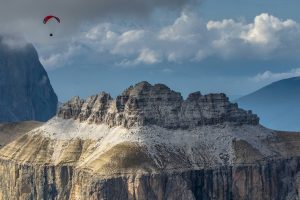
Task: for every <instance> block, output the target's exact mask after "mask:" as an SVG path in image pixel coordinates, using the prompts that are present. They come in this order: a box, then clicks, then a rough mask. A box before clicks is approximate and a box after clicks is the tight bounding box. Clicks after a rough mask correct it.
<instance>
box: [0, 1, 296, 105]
mask: <svg viewBox="0 0 300 200" xmlns="http://www.w3.org/2000/svg"><path fill="white" fill-rule="evenodd" d="M0 4H1V6H0V25H1V27H2V28H1V32H0V34H1V33H3V34H17V35H21V36H22V37H23V38H25V39H26V41H28V42H30V43H33V44H34V46H35V47H36V49H37V51H38V54H39V57H40V61H41V63H42V64H43V66H44V67H45V68H46V70H47V72H48V75H49V77H50V80H51V83H52V86H53V87H54V90H55V91H56V93H57V95H58V97H59V100H60V101H62V102H64V101H66V100H68V99H70V98H71V97H72V96H76V95H79V96H81V97H83V98H85V97H86V96H89V95H93V94H96V93H99V92H101V91H107V92H109V93H111V94H112V96H116V95H118V94H120V93H121V92H122V91H123V90H124V89H125V88H127V87H129V86H130V85H132V84H135V83H137V82H139V81H144V80H146V81H149V82H150V83H153V84H154V83H165V84H167V85H168V86H169V87H170V88H172V89H173V90H176V91H180V92H181V93H182V94H183V96H184V97H186V96H187V95H188V94H189V93H190V92H194V91H201V93H203V94H205V93H210V92H224V93H226V94H227V95H228V96H230V97H231V98H232V99H234V98H237V97H239V96H242V95H245V94H248V93H250V92H253V91H255V90H257V89H259V88H261V87H262V86H265V85H266V84H269V83H271V82H273V81H277V80H280V79H283V78H289V77H293V76H300V66H299V63H300V60H299V59H300V58H299V55H298V54H299V49H300V14H299V11H298V8H299V7H300V2H299V0H289V1H284V0H272V1H270V0H226V1H220V0H203V1H200V0H152V1H149V0H86V1H81V0H52V1H49V0H22V1H19V0H0ZM2 5H3V6H2ZM4 5H5V6H4ZM49 14H52V15H56V16H58V17H60V18H61V23H57V22H56V21H55V20H53V21H50V22H49V23H48V24H46V25H45V24H43V23H42V20H43V17H44V16H45V15H49ZM50 33H53V34H54V36H53V37H49V34H50Z"/></svg>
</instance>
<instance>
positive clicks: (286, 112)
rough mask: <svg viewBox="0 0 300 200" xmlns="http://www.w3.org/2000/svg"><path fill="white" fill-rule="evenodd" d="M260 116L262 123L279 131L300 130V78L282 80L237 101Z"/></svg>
mask: <svg viewBox="0 0 300 200" xmlns="http://www.w3.org/2000/svg"><path fill="white" fill-rule="evenodd" d="M237 102H238V104H239V105H240V106H241V107H242V108H245V109H251V110H253V112H255V113H257V114H258V115H259V116H260V119H261V123H262V124H263V125H265V126H267V127H269V128H273V129H277V130H289V131H299V130H300V117H299V116H300V77H294V78H289V79H284V80H280V81H277V82H274V83H272V84H270V85H267V86H266V87H263V88H261V89H260V90H257V91H256V92H253V93H251V94H249V95H247V96H244V97H242V98H240V99H238V100H237Z"/></svg>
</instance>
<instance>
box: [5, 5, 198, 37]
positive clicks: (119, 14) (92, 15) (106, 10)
mask: <svg viewBox="0 0 300 200" xmlns="http://www.w3.org/2000/svg"><path fill="white" fill-rule="evenodd" d="M190 1H192V0H50V1H49V0H22V1H20V0H0V26H1V27H2V28H1V29H2V32H21V33H23V34H24V35H26V36H27V37H29V38H30V39H33V38H35V39H36V40H43V39H45V38H42V35H44V34H46V33H47V32H49V30H47V29H46V30H45V26H43V24H42V18H43V16H45V15H48V14H53V15H57V16H59V17H61V19H62V25H61V27H60V29H61V30H60V32H63V33H64V34H72V31H75V29H76V28H78V27H79V26H80V25H81V24H82V23H83V22H93V20H97V19H101V18H103V17H108V18H122V19H124V20H126V19H127V18H128V19H129V18H144V17H146V16H149V15H150V14H151V13H152V12H153V11H155V10H158V9H168V10H180V9H181V8H182V7H184V6H185V5H187V4H188V3H189V2H190ZM58 34H59V33H58ZM46 35H47V34H46Z"/></svg>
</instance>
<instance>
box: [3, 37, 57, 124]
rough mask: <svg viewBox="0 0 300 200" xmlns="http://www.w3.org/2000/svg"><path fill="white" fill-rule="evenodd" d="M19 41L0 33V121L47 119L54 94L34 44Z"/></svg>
mask: <svg viewBox="0 0 300 200" xmlns="http://www.w3.org/2000/svg"><path fill="white" fill-rule="evenodd" d="M11 43H12V44H11ZM19 43H23V41H20V42H19V41H18V40H15V39H14V38H7V37H4V36H3V37H2V36H0V122H16V121H28V120H36V121H47V120H48V119H49V118H51V117H52V116H54V115H55V113H56V110H57V96H56V94H55V93H54V91H53V89H52V86H51V84H50V81H49V78H48V75H47V73H46V71H45V69H44V68H43V66H42V65H41V63H40V61H39V58H38V54H37V52H36V50H35V48H34V47H33V46H32V45H30V44H19Z"/></svg>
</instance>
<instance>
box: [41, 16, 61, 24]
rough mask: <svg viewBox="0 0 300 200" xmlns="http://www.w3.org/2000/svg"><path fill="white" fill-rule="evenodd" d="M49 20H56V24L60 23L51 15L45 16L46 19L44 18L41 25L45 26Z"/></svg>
mask: <svg viewBox="0 0 300 200" xmlns="http://www.w3.org/2000/svg"><path fill="white" fill-rule="evenodd" d="M51 19H56V21H57V22H58V23H60V19H59V18H58V17H56V16H53V15H48V16H46V17H45V18H44V21H43V23H44V24H46V23H47V22H48V21H49V20H51Z"/></svg>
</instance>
